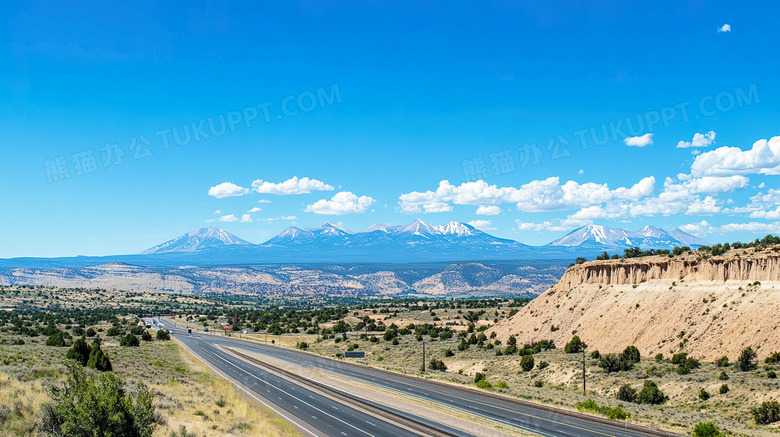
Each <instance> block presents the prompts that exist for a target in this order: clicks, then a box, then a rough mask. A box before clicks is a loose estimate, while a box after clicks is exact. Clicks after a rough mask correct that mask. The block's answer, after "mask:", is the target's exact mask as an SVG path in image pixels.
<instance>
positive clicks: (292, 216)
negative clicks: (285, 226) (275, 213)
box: [260, 215, 298, 223]
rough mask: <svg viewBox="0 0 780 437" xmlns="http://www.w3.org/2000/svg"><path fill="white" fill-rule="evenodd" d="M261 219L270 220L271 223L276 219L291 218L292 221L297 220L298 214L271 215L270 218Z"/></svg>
mask: <svg viewBox="0 0 780 437" xmlns="http://www.w3.org/2000/svg"><path fill="white" fill-rule="evenodd" d="M260 220H261V221H265V222H269V223H270V222H275V221H277V220H290V221H295V220H298V217H296V216H294V215H283V216H279V217H270V218H266V219H260Z"/></svg>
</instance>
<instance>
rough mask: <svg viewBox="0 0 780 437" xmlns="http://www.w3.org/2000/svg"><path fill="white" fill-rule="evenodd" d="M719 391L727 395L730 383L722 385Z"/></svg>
mask: <svg viewBox="0 0 780 437" xmlns="http://www.w3.org/2000/svg"><path fill="white" fill-rule="evenodd" d="M718 391H719V392H720V394H722V395H725V394H726V393H728V392H729V385H728V384H723V385H721V386H720V390H718Z"/></svg>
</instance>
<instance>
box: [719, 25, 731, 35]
mask: <svg viewBox="0 0 780 437" xmlns="http://www.w3.org/2000/svg"><path fill="white" fill-rule="evenodd" d="M723 32H731V24H724V25H723V26H720V27H719V28H718V33H723Z"/></svg>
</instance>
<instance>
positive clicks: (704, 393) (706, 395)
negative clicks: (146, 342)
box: [699, 388, 710, 401]
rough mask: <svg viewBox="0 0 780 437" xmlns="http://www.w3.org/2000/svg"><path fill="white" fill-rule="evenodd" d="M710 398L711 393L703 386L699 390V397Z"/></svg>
mask: <svg viewBox="0 0 780 437" xmlns="http://www.w3.org/2000/svg"><path fill="white" fill-rule="evenodd" d="M709 398H710V393H709V392H708V391H707V390H706V389H704V388H702V389H701V390H699V399H701V400H703V401H706V400H707V399H709Z"/></svg>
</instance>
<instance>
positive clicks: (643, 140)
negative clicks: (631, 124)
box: [623, 134, 653, 147]
mask: <svg viewBox="0 0 780 437" xmlns="http://www.w3.org/2000/svg"><path fill="white" fill-rule="evenodd" d="M623 143H624V144H625V145H626V146H632V147H645V146H649V145H651V144H653V134H644V135H642V136H638V137H626V138H625V139H623Z"/></svg>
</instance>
